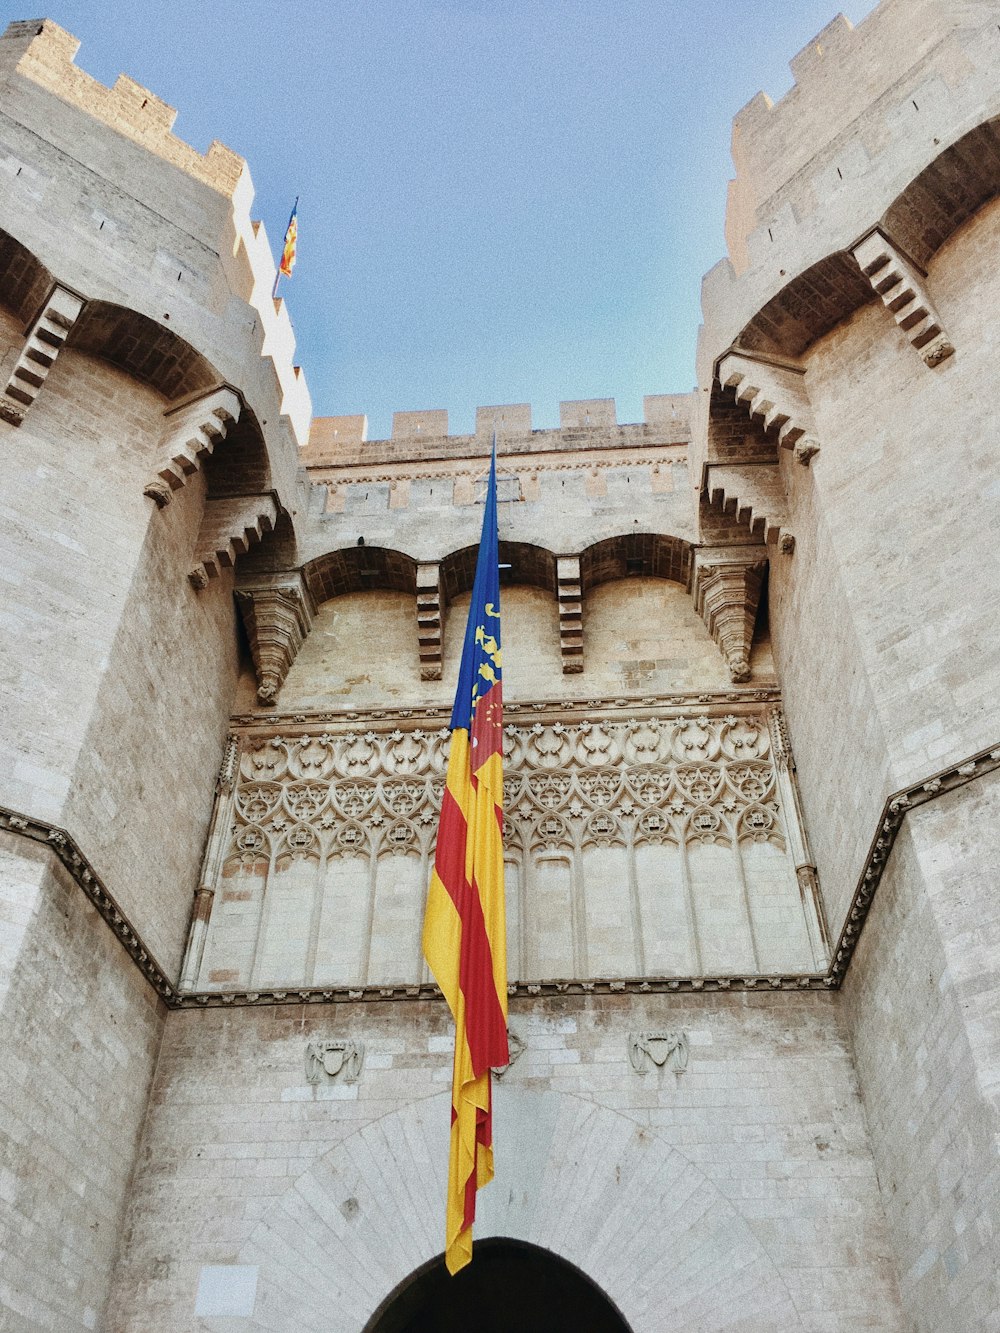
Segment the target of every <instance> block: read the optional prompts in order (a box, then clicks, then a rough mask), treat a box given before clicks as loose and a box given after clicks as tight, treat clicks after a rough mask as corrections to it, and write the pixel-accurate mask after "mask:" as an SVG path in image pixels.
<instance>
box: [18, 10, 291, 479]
mask: <svg viewBox="0 0 1000 1333" xmlns="http://www.w3.org/2000/svg"><path fill="white" fill-rule="evenodd" d="M79 48H80V43H79V41H78V40H77V39H76V38H75V37H74V36H73V35H72V34H71V33H69V32H66V31H65V30H64V29H63V28H61V27H59V25H58V24H56V23H53V22H52V21H51V20H49V19H35V20H25V21H21V22H15V23H11V24H10V25H9V26H8V27H7V29H6V31H5V32H4V33H3V35H2V36H0V91H2V93H3V94H4V97H3V102H4V117H3V125H2V133H0V173H2V179H3V181H4V190H3V193H2V195H0V229H3V230H5V231H8V232H9V234H10V235H12V236H14V237H15V239H19V236H18V228H19V225H20V224H19V220H20V219H22V218H24V217H25V216H30V215H34V216H36V217H37V219H38V225H37V226H36V228H35V229H34V233H33V235H32V237H31V250H32V253H33V254H34V255H35V256H36V257H37V258H38V260H39V261H40V262H41V263H42V264H43V265H44V266H45V267H46V269H47V270H48V271H49V272H51V273H52V274H54V275H55V277H56V278H57V280H58V281H60V282H61V283H63V284H64V285H66V286H68V287H70V288H72V289H73V290H74V291H78V292H80V293H81V294H82V295H83V296H85V297H86V298H87V299H90V300H101V301H105V302H108V303H111V304H113V305H116V306H122V307H125V308H127V309H134V310H136V311H138V312H139V313H140V314H141V315H143V316H145V317H146V318H148V319H151V320H153V321H154V322H156V323H157V324H159V325H162V326H164V327H169V329H170V330H171V331H173V332H175V333H176V334H178V335H179V336H180V337H182V338H184V339H185V340H186V341H187V342H188V343H190V344H191V345H192V346H195V347H197V348H198V349H199V351H200V352H201V353H202V354H203V355H204V356H206V357H207V358H208V360H209V361H211V362H212V363H213V364H214V365H215V367H216V369H217V371H218V375H219V378H220V379H223V380H226V381H229V382H233V383H236V382H239V384H240V387H241V389H242V390H243V391H244V392H245V393H246V394H247V397H248V400H252V401H254V402H255V403H256V405H257V414H258V417H259V418H260V419H261V420H267V421H270V422H272V423H273V425H272V426H271V427H269V431H270V432H271V433H272V434H273V433H274V432H275V431H277V432H278V434H277V435H276V436H275V439H274V445H273V448H274V452H275V456H276V457H277V456H278V455H279V454H284V453H286V452H287V453H288V458H287V467H284V468H283V467H282V466H280V465H279V471H284V472H285V473H286V474H287V478H288V480H287V482H286V485H291V484H292V483H291V477H292V476H293V475H294V467H295V461H296V460H295V452H294V449H293V450H291V451H287V447H286V445H284V444H283V443H281V442H279V439H278V436H280V435H283V433H284V429H285V427H284V426H281V425H279V423H280V422H281V421H282V420H283V421H284V422H285V423H286V424H287V425H288V426H290V428H291V432H292V435H293V437H294V439H295V441H296V442H297V443H302V442H304V441H305V440H306V438H307V436H308V431H309V420H310V416H311V412H312V407H311V403H310V399H309V392H308V389H307V387H306V383H305V378H304V376H303V375H302V373H301V371H300V369H299V367H298V366H297V365H296V363H295V336H294V333H293V330H292V326H291V322H290V320H289V317H288V312H287V310H286V308H285V304H284V302H283V301H280V300H278V301H275V300H274V299H273V298H272V294H271V293H272V289H273V285H274V279H275V273H276V268H275V260H274V256H273V254H272V252H271V247H270V245H269V243H268V239H267V235H266V232H265V231H264V228H263V226H262V225H261V223H259V222H256V221H254V220H253V218H252V214H251V208H252V204H253V197H254V190H253V183H252V181H251V178H250V172H249V170H248V168H247V165H246V163H245V161H244V160H243V158H242V157H240V156H239V155H238V154H237V153H234V152H233V151H232V150H231V149H229V148H227V147H225V146H224V145H223V144H221V143H219V142H217V141H216V142H213V143H212V144H211V146H210V147H209V149H208V150H207V152H205V153H204V154H202V153H199V152H198V151H197V150H196V149H195V148H192V147H191V145H190V144H187V143H185V142H184V141H183V140H182V139H180V138H178V137H177V136H176V135H175V134H174V133H173V125H174V121H175V119H176V115H177V113H176V111H175V110H174V108H173V107H171V106H169V105H168V104H167V103H166V102H165V101H163V99H162V98H160V97H157V96H156V94H155V93H153V92H151V91H150V90H149V89H147V88H144V87H143V86H142V85H141V84H139V83H136V82H135V81H134V80H133V79H130V78H128V77H127V76H126V75H121V76H120V77H119V78H118V79H117V81H116V82H115V84H114V85H113V87H110V88H109V87H106V86H105V85H104V84H102V83H100V82H99V81H98V80H97V79H95V78H93V77H92V76H91V75H89V74H87V73H85V72H84V71H83V70H80V69H78V68H77V67H76V65H75V63H74V62H75V58H76V54H77V52H78V50H79ZM81 125H85V126H86V129H85V131H81ZM74 159H79V161H78V162H75V164H74V161H73V160H74ZM80 172H83V173H85V174H86V175H87V182H88V183H87V188H86V189H85V190H83V189H81V188H79V186H78V185H76V184H75V183H74V182H73V181H72V180H71V178H72V177H74V174H79V173H80ZM178 173H180V174H178ZM220 270H221V271H220ZM230 293H231V294H233V295H235V296H237V297H238V298H239V300H240V301H242V302H245V303H246V305H247V306H249V307H250V308H251V309H250V312H247V311H246V309H245V308H243V310H242V312H241V311H240V309H239V307H238V306H237V305H230V304H229V294H230ZM248 314H249V318H248Z"/></svg>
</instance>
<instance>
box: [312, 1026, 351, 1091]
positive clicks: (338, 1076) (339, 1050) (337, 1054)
mask: <svg viewBox="0 0 1000 1333" xmlns="http://www.w3.org/2000/svg"><path fill="white" fill-rule="evenodd" d="M364 1062H365V1044H364V1042H362V1041H336V1040H329V1041H328V1040H323V1039H321V1038H318V1037H311V1038H310V1040H309V1042H308V1043H307V1045H306V1081H307V1082H309V1083H326V1082H330V1083H332V1082H334V1081H339V1082H341V1083H356V1082H357V1081H358V1078H359V1076H360V1074H361V1066H362V1065H363V1064H364Z"/></svg>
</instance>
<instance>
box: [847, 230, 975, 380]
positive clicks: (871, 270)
mask: <svg viewBox="0 0 1000 1333" xmlns="http://www.w3.org/2000/svg"><path fill="white" fill-rule="evenodd" d="M851 253H852V254H853V255H854V258H855V259H856V260H857V263H858V267H859V268H860V269H861V272H862V273H863V274H864V275H865V277H866V278H867V279H868V281H869V282H870V283H871V285H872V287H873V288H874V289H875V291H876V292H877V294H878V296H879V297H880V298H881V301H882V304H883V305H884V306H885V307H886V308H887V309H888V310H889V311H891V312H892V317H893V319H894V320H895V321H896V323H897V324H898V325H899V327H900V328H901V329H902V330H903V332H904V333H905V334H906V336H907V337H908V338H909V340H910V342H911V343H912V344H913V346H914V347H915V348H916V349H917V351H918V352H919V353H920V355H921V357H923V359H924V362H925V363H926V364H927V365H928V366H931V367H933V366H938V365H940V364H941V362H942V361H946V360H947V359H948V357H950V356H951V355H953V353H954V351H955V347H954V344H953V343H952V341H951V339H950V338H949V337H948V335H947V333H945V331H944V328H943V326H942V323H941V317H940V315H938V313H937V311H936V310H935V308H934V305H933V302H932V301H931V298H930V296H929V294H928V292H927V288H926V286H925V283H924V279H923V277H922V276H921V274H920V273H919V272H918V270H917V268H916V267H915V265H913V264H911V263H910V261H909V260H908V259H906V258H904V257H903V255H902V254H900V252H899V251H898V250H897V249H896V247H895V246H894V245H893V244H892V242H891V241H890V240H889V238H888V237H887V236H885V235H884V234H883V233H882V232H881V231H879V230H877V229H876V230H875V231H873V232H872V233H871V234H870V235H868V236H866V237H865V239H864V240H863V241H861V242H860V244H858V245H856V246H855V247H854V249H853V250H852V251H851Z"/></svg>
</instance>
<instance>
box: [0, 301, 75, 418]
mask: <svg viewBox="0 0 1000 1333" xmlns="http://www.w3.org/2000/svg"><path fill="white" fill-rule="evenodd" d="M84 305H85V301H84V298H83V297H82V296H78V295H77V293H76V292H74V291H72V290H71V289H70V288H69V287H61V286H60V285H59V283H56V284H55V286H54V287H53V288H52V291H51V292H50V293H49V296H48V299H47V300H46V302H45V305H44V306H43V307H42V312H41V314H40V315H39V316H38V318H37V319H36V320H35V322H34V323H33V324H32V325H31V327H30V328H29V329H28V333H27V336H26V337H25V340H24V347H23V348H22V349H21V354H20V355H19V356H18V358H17V360H16V361H15V363H14V369H13V371H12V372H11V376H10V379H9V380H8V381H7V385H6V387H5V388H4V391H3V394H2V395H0V417H2V418H3V419H4V421H9V422H10V424H11V425H12V426H20V424H21V422H22V421H23V420H24V414H25V413H26V412H27V410H28V408H29V407H30V406H31V404H32V403H33V402H34V401H35V399H36V398H37V397H38V394H39V390H40V389H41V387H42V385H43V384H44V383H45V380H46V377H47V376H48V373H49V371H50V370H51V369H52V365H53V362H54V361H55V359H56V357H57V356H58V355H59V353H60V352H61V351H62V348H63V346H64V344H65V342H66V339H67V337H68V336H69V331H70V329H71V328H72V327H73V325H74V324H75V323H76V320H77V318H78V317H79V314H80V311H81V310H82V309H83V307H84Z"/></svg>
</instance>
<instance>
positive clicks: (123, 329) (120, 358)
mask: <svg viewBox="0 0 1000 1333" xmlns="http://www.w3.org/2000/svg"><path fill="white" fill-rule="evenodd" d="M66 346H67V347H73V348H75V349H76V350H77V351H78V352H88V353H89V354H90V355H91V356H98V357H101V358H102V359H103V360H105V361H108V362H110V363H111V365H113V366H117V367H118V368H119V369H120V370H124V371H125V373H126V374H127V375H131V376H133V377H134V378H135V379H137V380H140V381H141V382H142V383H143V384H148V385H150V386H151V387H152V388H154V389H156V390H157V391H158V392H159V393H161V394H163V396H164V398H166V399H167V401H168V402H174V401H175V400H176V399H178V398H183V397H185V396H186V395H188V394H193V393H197V392H198V391H199V390H202V389H209V388H211V387H212V385H213V384H218V383H219V379H220V375H219V372H218V371H217V370H216V369H215V367H214V366H213V365H212V364H211V362H210V361H208V360H207V359H206V358H205V357H204V356H202V354H201V353H200V352H199V351H197V350H196V349H195V348H194V347H192V346H191V344H190V343H188V342H185V340H184V339H183V338H182V337H180V335H179V334H177V333H175V332H174V331H173V329H168V328H167V327H166V325H164V324H157V323H156V321H155V320H152V319H150V318H149V316H148V315H142V314H140V313H139V311H138V310H130V309H128V308H127V307H126V306H120V305H114V304H112V303H111V302H109V301H88V302H87V304H86V305H85V306H84V308H83V311H82V313H81V315H80V317H79V319H78V320H77V321H76V323H75V324H74V325H73V328H72V330H71V331H70V334H69V337H68V338H67V339H66Z"/></svg>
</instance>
